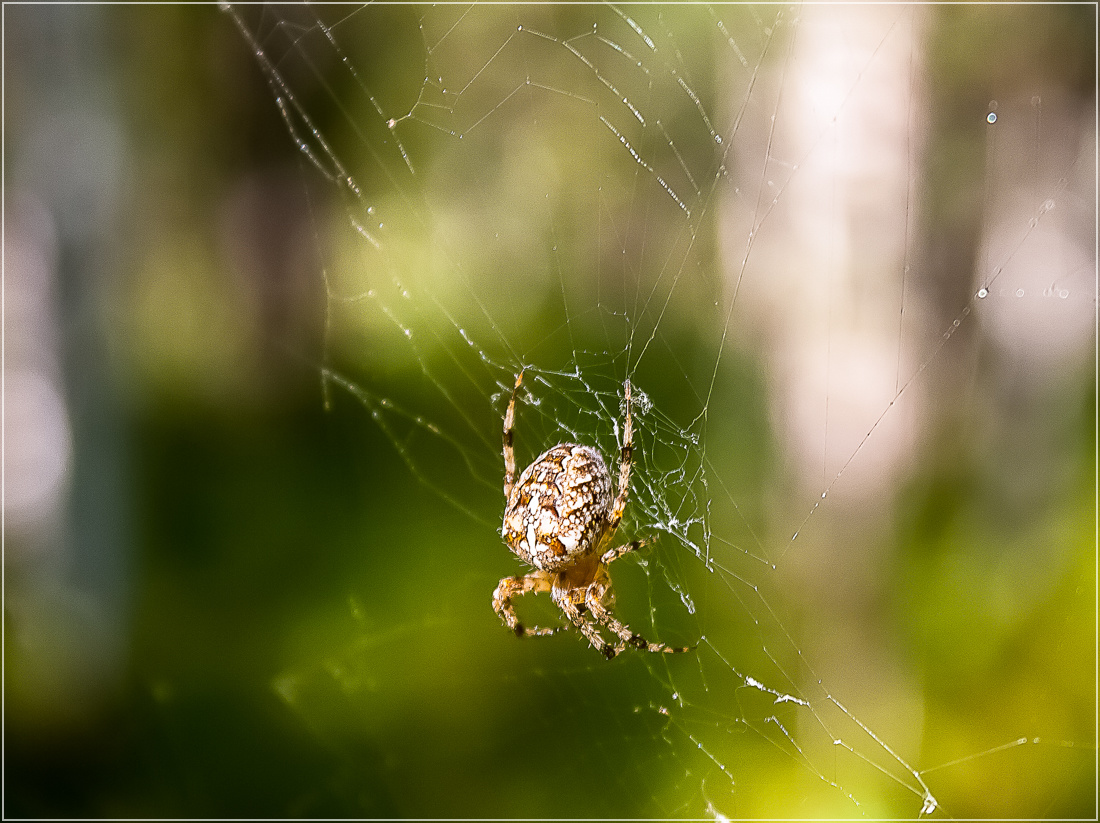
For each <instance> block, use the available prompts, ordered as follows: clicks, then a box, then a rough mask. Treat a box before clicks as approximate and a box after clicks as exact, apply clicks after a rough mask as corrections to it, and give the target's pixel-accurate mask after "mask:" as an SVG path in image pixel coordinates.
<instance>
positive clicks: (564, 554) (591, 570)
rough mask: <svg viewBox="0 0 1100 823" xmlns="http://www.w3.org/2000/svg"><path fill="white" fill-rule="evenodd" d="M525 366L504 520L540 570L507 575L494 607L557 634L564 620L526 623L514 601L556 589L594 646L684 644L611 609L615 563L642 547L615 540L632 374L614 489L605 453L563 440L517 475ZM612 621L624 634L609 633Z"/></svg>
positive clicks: (510, 620)
mask: <svg viewBox="0 0 1100 823" xmlns="http://www.w3.org/2000/svg"><path fill="white" fill-rule="evenodd" d="M522 382H523V372H520V373H519V375H518V376H517V377H516V383H515V386H514V387H513V388H512V398H511V400H510V401H509V402H508V411H507V413H506V414H505V415H504V497H505V499H506V501H507V502H506V505H505V509H504V525H503V527H502V528H501V536H502V537H503V538H504V542H505V543H507V544H508V548H510V549H511V550H512V551H513V552H515V553H516V554H517V555H518V556H519V557H520V558H521V559H522V560H523V561H524V562H526V563H527V564H529V565H531V566H534V568H535V571H533V572H531V573H530V574H527V575H524V576H523V577H505V578H504V579H503V580H501V581H500V584H499V585H498V586H497V588H496V591H495V592H493V608H494V609H495V610H496V612H497V614H499V615H500V617H501V619H502V620H503V621H504V623H505V624H506V625H507V626H508V628H510V629H512V631H514V632H515V633H516V634H517V635H519V636H521V637H523V636H527V635H543V634H553V633H554V632H556V631H557V630H558V629H557V628H538V627H533V626H524V625H522V624H521V623H520V622H519V620H518V619H517V617H516V613H515V610H514V609H513V608H512V598H514V597H517V596H518V595H521V594H527V593H529V592H550V596H551V597H552V598H553V599H554V602H555V603H556V604H557V605H558V608H560V609H561V610H562V611H563V612H564V613H565V616H566V617H568V618H569V620H570V621H571V622H572V623H573V625H574V626H576V627H577V628H578V629H580V631H581V632H582V633H583V634H584V636H585V637H586V638H588V642H589V643H591V644H592V646H593V648H595V649H596V650H597V651H599V652H601V653H603V654H604V655H605V656H606V657H608V658H612V657H614V656H615V655H617V654H618V653H619V652H621V651H622V650H623V649H625V648H626V647H627V646H628V645H629V646H634V647H635V648H639V649H645V650H646V651H651V652H670V653H671V652H683V651H687V649H685V648H673V647H670V646H666V645H664V644H663V643H650V642H649V641H648V640H646V639H645V638H643V637H642V636H641V635H639V634H635V633H634V632H633V631H631V630H630V627H629V626H626V625H625V624H623V623H622V622H620V621H619V620H617V619H616V618H615V617H614V615H612V614H611V612H610V611H609V610H608V608H607V605H606V601H607V599H608V595H609V593H610V590H611V578H610V577H609V576H608V573H607V567H608V565H609V564H610V563H611V562H612V561H614V560H616V559H617V558H619V557H622V556H623V555H624V554H626V553H627V552H630V551H633V550H635V549H637V548H639V547H640V546H641V545H642V543H643V541H634V542H633V543H627V544H624V545H621V546H616V547H614V548H610V549H605V548H604V547H605V546H606V545H607V544H608V543H610V542H611V541H612V538H613V537H614V535H615V532H616V530H617V529H618V528H619V523H620V522H621V521H622V519H623V510H624V509H625V508H626V501H627V496H628V494H629V492H630V460H631V454H632V452H633V450H634V428H633V423H632V420H631V416H630V400H631V397H630V381H629V380H627V381H626V383H625V384H624V386H623V390H624V394H625V395H626V420H625V423H624V426H623V429H624V431H623V446H622V452H621V456H620V458H619V489H618V494H617V495H616V496H615V497H614V498H612V496H611V491H612V490H611V474H610V472H608V470H607V464H606V463H605V462H604V459H603V457H601V456H600V453H599V452H598V451H596V450H595V449H593V448H591V447H589V446H578V445H576V444H575V443H561V444H559V445H557V446H554V447H553V448H552V449H549V450H547V451H545V452H543V453H542V454H541V455H539V456H538V458H536V459H535V462H533V463H532V464H531V465H530V466H528V467H527V468H526V469H524V470H523V472H522V473H521V474H520V476H519V479H518V480H516V481H515V482H514V483H513V480H514V478H515V474H516V458H515V454H514V452H513V450H512V436H513V435H512V427H513V425H514V423H515V414H516V393H517V392H518V391H519V387H520V384H521V383H522ZM599 626H605V627H607V629H609V630H610V631H611V632H613V633H614V634H615V636H616V638H617V640H615V641H614V642H610V641H608V640H606V639H605V638H604V637H603V636H602V635H601V634H600V631H599Z"/></svg>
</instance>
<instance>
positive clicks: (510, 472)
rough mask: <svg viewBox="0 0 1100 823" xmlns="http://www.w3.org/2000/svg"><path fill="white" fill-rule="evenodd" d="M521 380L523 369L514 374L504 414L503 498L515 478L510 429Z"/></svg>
mask: <svg viewBox="0 0 1100 823" xmlns="http://www.w3.org/2000/svg"><path fill="white" fill-rule="evenodd" d="M522 382H523V371H522V370H521V371H520V373H519V374H517V375H516V385H514V386H513V387H512V399H511V400H509V401H508V411H507V412H505V414H504V499H505V501H507V500H508V498H509V497H511V496H512V483H513V482H514V481H515V479H516V453H515V451H514V450H513V448H512V438H513V433H512V429H513V427H514V426H515V422H516V392H518V391H519V384H520V383H522Z"/></svg>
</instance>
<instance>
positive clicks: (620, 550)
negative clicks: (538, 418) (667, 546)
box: [600, 537, 657, 566]
mask: <svg viewBox="0 0 1100 823" xmlns="http://www.w3.org/2000/svg"><path fill="white" fill-rule="evenodd" d="M656 540H657V538H656V537H646V538H643V539H642V540H633V541H631V542H630V543H624V544H623V545H621V546H616V547H615V548H613V549H608V550H607V551H605V552H604V553H603V555H602V556H601V557H600V563H602V564H603V565H605V566H608V565H610V564H611V563H613V562H615V561H616V560H618V559H619V558H620V557H622V556H623V555H624V554H629V553H630V552H633V551H637V550H638V549H640V548H641V547H642V546H648V545H649V544H650V543H654V542H656Z"/></svg>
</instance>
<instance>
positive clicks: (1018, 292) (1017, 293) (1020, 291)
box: [1016, 289, 1024, 297]
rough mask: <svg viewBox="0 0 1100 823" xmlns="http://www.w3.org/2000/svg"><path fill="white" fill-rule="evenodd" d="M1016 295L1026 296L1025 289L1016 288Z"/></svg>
mask: <svg viewBox="0 0 1100 823" xmlns="http://www.w3.org/2000/svg"><path fill="white" fill-rule="evenodd" d="M1016 296H1017V297H1023V296H1024V290H1023V289H1016Z"/></svg>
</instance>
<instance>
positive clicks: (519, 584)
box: [493, 571, 561, 637]
mask: <svg viewBox="0 0 1100 823" xmlns="http://www.w3.org/2000/svg"><path fill="white" fill-rule="evenodd" d="M551 584H552V578H551V576H550V575H548V574H547V573H546V572H544V571H536V572H532V573H531V574H529V575H526V576H525V577H505V578H504V579H503V580H501V581H500V583H498V584H497V588H496V591H494V592H493V610H494V611H495V612H496V613H497V614H498V615H500V619H501V620H503V621H504V625H506V626H507V627H508V628H509V629H511V630H512V631H513V632H515V634H516V636H517V637H538V636H541V635H547V634H554V633H555V632H557V631H560V630H561V627H560V626H558V627H555V628H540V627H538V626H524V625H523V624H522V623H520V622H519V618H517V617H516V610H515V609H514V608H513V607H512V598H513V597H519V596H520V595H521V594H529V593H531V592H535V593H536V594H538V593H539V592H548V591H550V589H551V587H552V585H551Z"/></svg>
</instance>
